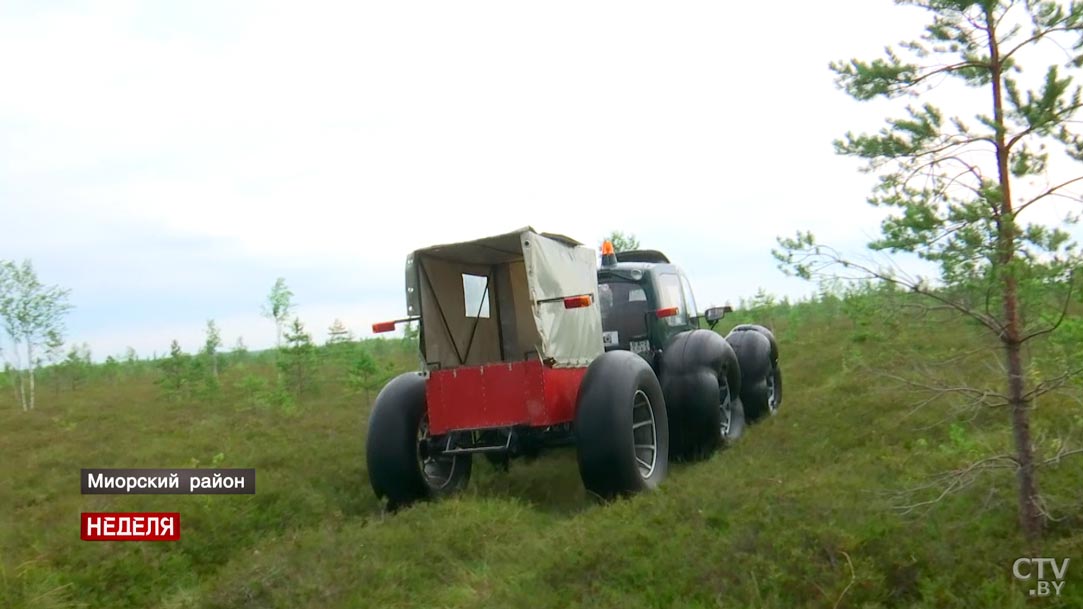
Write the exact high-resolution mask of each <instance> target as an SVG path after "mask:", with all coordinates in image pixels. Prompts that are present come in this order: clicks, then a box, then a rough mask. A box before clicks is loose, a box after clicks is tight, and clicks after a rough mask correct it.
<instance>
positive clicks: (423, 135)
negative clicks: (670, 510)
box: [0, 0, 921, 359]
mask: <svg viewBox="0 0 1083 609" xmlns="http://www.w3.org/2000/svg"><path fill="white" fill-rule="evenodd" d="M919 17H920V13H917V14H916V13H915V12H914V10H913V9H905V8H897V7H895V6H893V4H892V3H891V2H890V1H889V0H835V1H833V2H827V3H824V2H803V1H796V0H793V1H782V2H771V3H765V2H741V3H724V2H716V1H709V2H665V3H662V2H630V1H627V0H623V1H620V2H587V1H582V0H577V1H575V2H563V1H550V2H533V3H526V2H507V1H493V2H473V1H460V2H360V1H354V2H343V3H319V2H304V3H301V2H292V3H277V2H269V1H266V0H260V1H258V2H219V1H215V2H202V1H193V0H186V1H184V2H149V1H131V2H109V1H101V0H95V1H87V2H77V1H69V2H41V1H40V0H30V1H26V2H19V1H17V0H16V1H15V2H12V1H11V0H6V1H4V2H0V58H3V59H2V60H0V83H2V85H0V86H2V87H3V90H2V93H0V212H2V213H0V259H23V258H31V259H32V260H33V261H34V263H35V265H36V267H37V270H38V272H39V276H40V277H41V279H42V280H43V281H45V282H46V283H57V284H60V285H63V286H66V287H69V288H71V289H72V302H73V304H74V305H75V307H76V308H75V309H74V311H73V312H72V313H71V315H70V317H69V319H68V329H69V333H68V338H69V340H71V341H77V342H83V341H85V342H88V343H89V344H90V345H91V348H92V350H93V351H94V354H95V357H96V358H97V359H101V358H104V356H105V355H108V354H118V353H120V352H122V351H123V349H124V348H125V347H126V346H129V345H130V346H132V347H135V348H136V349H137V350H138V351H139V352H140V354H141V355H149V354H150V353H151V352H153V351H157V352H159V353H161V352H164V351H165V350H167V349H168V345H169V342H170V340H171V339H173V338H177V339H180V341H181V344H182V345H183V346H184V347H185V348H186V349H188V350H192V349H195V348H196V347H197V346H198V344H199V343H200V342H201V340H202V339H201V336H202V330H203V326H204V324H205V321H206V319H208V318H214V319H216V320H217V321H218V323H219V325H220V326H221V328H222V331H223V335H224V338H225V340H226V343H227V345H232V343H233V341H235V340H236V337H237V336H239V335H243V336H244V339H245V341H246V342H247V343H248V344H249V346H251V347H254V348H261V347H266V346H269V345H271V344H272V343H273V340H274V331H273V326H272V324H271V322H269V321H267V320H265V319H263V318H261V317H260V316H259V310H260V307H261V305H262V303H263V302H264V299H265V297H266V294H267V292H268V291H269V289H270V287H271V285H272V284H273V283H274V280H275V278H276V277H279V276H282V277H285V278H286V281H287V283H288V284H289V286H290V287H291V288H292V289H293V291H294V292H295V294H296V296H295V300H296V302H297V303H299V314H300V315H301V317H302V319H303V320H305V321H306V323H307V324H308V326H309V328H310V329H311V330H313V332H314V334H315V336H316V338H317V339H318V340H320V341H322V340H323V339H324V337H325V336H326V328H327V326H328V325H329V324H330V323H331V321H332V320H333V319H334V318H336V317H338V318H341V319H342V320H343V321H344V322H345V323H346V325H347V326H348V327H350V328H351V329H352V330H354V331H355V332H356V333H358V334H361V335H363V334H366V333H367V331H366V328H368V327H369V325H370V324H371V323H372V322H373V321H379V320H383V319H391V318H394V317H396V316H399V315H401V314H403V312H404V309H405V305H404V297H403V292H402V290H403V268H402V267H403V262H404V259H405V257H406V255H407V253H408V252H409V251H411V250H413V249H416V248H418V247H422V246H426V245H431V244H434V243H444V242H451V241H458V240H465V239H471V238H475V237H481V236H485V235H489V234H495V233H500V232H506V231H508V230H512V229H515V228H518V227H521V226H524V225H531V226H533V227H535V228H536V229H538V230H541V231H550V232H558V233H563V234H566V235H569V236H571V237H574V238H576V239H579V240H580V241H583V242H585V243H587V244H589V245H592V246H595V245H597V243H598V242H599V241H600V239H601V238H602V237H603V235H605V234H606V233H607V232H609V231H610V230H613V229H620V230H624V231H630V232H633V233H635V234H636V235H637V236H638V237H639V238H640V240H641V242H642V243H643V245H644V246H645V247H651V248H657V249H661V250H663V251H665V252H666V253H667V254H669V256H670V257H671V258H672V259H674V260H675V261H677V262H678V263H680V264H682V265H683V266H684V267H685V268H686V269H687V270H688V272H689V274H690V275H691V278H692V281H693V284H694V287H695V290H696V293H697V298H698V300H699V304H700V306H701V307H706V306H707V305H709V304H722V303H725V302H727V301H728V302H732V303H733V304H737V302H738V300H739V299H740V298H741V297H748V296H751V295H752V294H754V293H755V292H756V291H757V289H759V288H761V287H762V288H765V289H767V290H769V291H771V292H774V293H777V294H790V295H794V296H797V295H801V294H806V293H808V292H810V291H812V290H813V289H814V287H813V286H810V285H808V284H805V283H803V282H800V281H797V280H794V279H788V278H786V277H784V276H783V275H782V274H781V273H780V272H779V271H778V270H777V268H776V266H775V263H774V260H773V259H772V257H771V253H770V250H771V248H772V247H773V246H774V245H775V237H776V236H777V235H790V234H792V233H793V232H794V231H795V230H798V229H811V230H813V231H814V232H815V233H816V234H817V235H818V236H819V237H821V238H822V239H823V240H824V241H827V242H831V243H836V244H843V245H852V246H858V245H860V244H862V243H864V242H866V241H868V240H869V238H870V237H871V236H872V235H873V234H874V232H875V230H876V226H877V221H876V218H877V217H878V215H877V212H876V211H875V210H873V209H871V208H869V207H868V206H867V205H866V204H865V203H864V200H865V197H866V196H867V194H868V191H869V185H870V178H869V177H868V176H865V175H861V174H859V173H858V172H857V171H856V168H857V167H858V165H857V163H856V162H855V161H853V160H849V159H844V158H839V157H836V156H835V155H834V154H833V152H832V147H831V142H832V140H833V139H834V138H837V137H839V136H841V135H842V134H843V133H844V132H846V131H847V130H850V129H855V130H868V129H873V128H878V126H879V125H880V117H881V116H882V114H883V108H882V107H878V106H876V105H875V104H873V105H870V104H858V103H857V102H854V101H852V100H851V99H849V98H848V97H846V96H845V95H844V94H842V93H841V92H839V91H837V90H836V89H835V87H834V85H833V79H832V75H831V73H830V72H829V70H828V63H829V62H830V61H832V60H836V59H842V58H847V57H854V56H858V57H865V58H868V57H872V56H875V55H877V54H878V53H879V52H880V50H881V49H882V48H883V46H884V45H885V44H888V43H894V42H897V41H898V40H900V39H902V38H910V37H912V36H913V35H914V34H917V33H918V27H919V24H920V23H921V21H920V19H919Z"/></svg>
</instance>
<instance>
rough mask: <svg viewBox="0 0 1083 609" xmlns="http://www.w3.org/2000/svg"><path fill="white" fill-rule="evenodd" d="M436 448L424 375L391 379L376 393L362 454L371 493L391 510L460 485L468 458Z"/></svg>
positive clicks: (467, 472) (466, 474)
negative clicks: (430, 422)
mask: <svg viewBox="0 0 1083 609" xmlns="http://www.w3.org/2000/svg"><path fill="white" fill-rule="evenodd" d="M437 448H438V446H437V445H436V444H434V443H433V442H432V438H431V436H430V434H429V420H428V416H427V415H426V414H425V378H424V377H422V376H421V375H420V374H418V373H416V372H410V373H406V374H402V375H399V376H397V377H395V378H394V379H392V381H391V382H390V383H388V384H387V386H385V387H384V388H383V390H382V391H380V394H379V395H378V396H376V402H375V403H374V404H373V407H372V415H371V417H370V418H369V429H368V440H367V445H366V450H365V452H366V460H367V462H368V472H369V483H370V484H372V490H373V491H375V492H376V496H377V497H380V498H384V497H386V498H387V502H388V507H390V508H391V509H396V508H399V507H402V506H405V505H409V504H411V503H414V502H416V501H421V500H425V499H431V498H436V497H442V496H445V495H450V494H452V493H455V492H457V491H460V490H462V489H463V488H464V487H466V484H467V482H468V481H469V480H470V470H471V465H472V462H471V458H470V457H471V456H470V455H469V454H462V455H445V454H443V453H441V452H439V450H437Z"/></svg>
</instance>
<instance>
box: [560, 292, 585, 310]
mask: <svg viewBox="0 0 1083 609" xmlns="http://www.w3.org/2000/svg"><path fill="white" fill-rule="evenodd" d="M589 306H590V294H584V295H582V296H569V297H567V298H565V299H564V308H565V309H578V308H580V307H589Z"/></svg>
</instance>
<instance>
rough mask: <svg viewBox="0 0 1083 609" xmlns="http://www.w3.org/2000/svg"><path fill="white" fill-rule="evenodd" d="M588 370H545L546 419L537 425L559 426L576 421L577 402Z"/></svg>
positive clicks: (543, 370) (538, 421)
mask: <svg viewBox="0 0 1083 609" xmlns="http://www.w3.org/2000/svg"><path fill="white" fill-rule="evenodd" d="M586 373H587V369H586V368H543V369H542V377H543V379H544V392H545V417H544V419H543V420H537V421H532V423H534V424H535V425H558V424H560V423H568V422H571V421H573V420H575V400H576V398H577V397H578V396H579V385H580V384H582V382H583V376H584V375H585V374H586Z"/></svg>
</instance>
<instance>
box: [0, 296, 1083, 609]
mask: <svg viewBox="0 0 1083 609" xmlns="http://www.w3.org/2000/svg"><path fill="white" fill-rule="evenodd" d="M756 304H757V305H758V306H756V307H755V308H754V309H751V310H743V311H738V312H736V313H735V314H734V315H732V316H731V317H729V318H727V319H726V320H725V321H724V323H723V324H722V325H720V326H719V328H718V330H719V331H722V332H723V333H724V332H725V331H726V330H727V329H728V328H729V327H732V326H733V325H734V324H737V323H745V322H753V321H756V322H761V323H766V324H767V325H770V326H772V327H773V328H774V329H775V330H776V333H777V334H778V336H779V339H780V343H781V348H782V365H783V369H784V374H785V402H784V404H783V407H782V410H781V412H780V414H779V415H778V416H776V417H774V418H772V419H770V420H768V421H766V422H764V423H763V424H760V425H757V426H755V427H753V428H752V429H751V430H750V431H749V433H748V434H747V435H746V436H745V437H744V438H743V439H742V440H741V441H740V442H739V443H738V444H737V445H736V446H735V447H733V448H731V449H729V450H726V451H724V452H723V453H720V454H717V455H716V456H714V457H713V458H712V459H710V460H708V461H705V462H701V463H695V464H689V465H680V466H676V467H674V468H672V470H671V473H670V477H669V478H668V479H667V481H666V482H665V484H664V485H663V487H662V489H660V490H659V491H658V492H655V493H652V494H649V495H644V496H639V497H635V498H633V499H630V500H625V501H619V502H616V503H614V504H610V505H599V504H597V503H595V502H594V501H592V500H591V499H590V498H588V497H587V496H586V494H585V493H584V491H583V490H582V487H581V484H580V482H579V479H578V474H577V469H576V464H575V456H574V452H572V451H563V452H555V453H551V454H548V455H545V456H543V457H541V458H539V459H537V460H534V461H530V462H523V463H519V462H515V463H513V465H512V467H511V471H510V472H508V473H503V472H502V471H499V470H497V469H495V468H492V467H490V466H489V464H488V463H487V462H486V461H485V460H484V459H479V460H478V461H477V462H476V463H475V476H474V479H473V480H472V481H471V486H470V488H469V489H468V491H467V492H466V493H465V494H464V495H463V496H462V497H459V498H456V499H453V500H449V501H444V502H440V503H430V504H423V505H418V506H416V507H413V508H410V509H407V510H404V511H402V512H399V513H397V514H394V515H389V514H386V513H385V512H384V511H383V510H382V506H381V505H380V504H379V503H378V502H377V501H376V499H375V497H374V496H373V494H372V492H371V490H370V489H369V487H368V483H367V475H366V472H365V464H364V458H363V455H364V437H365V426H366V421H367V415H368V403H367V400H366V398H365V396H364V393H363V392H359V391H355V390H351V389H349V388H348V385H347V382H346V376H345V375H346V372H345V371H344V368H342V367H339V365H338V364H333V363H331V362H330V361H328V360H327V359H326V358H325V359H324V360H323V361H324V363H323V364H321V367H320V370H319V382H318V384H317V387H316V389H315V390H314V391H313V392H312V393H311V394H308V395H304V396H300V397H299V398H298V399H297V400H296V403H295V407H294V408H291V409H283V408H278V407H275V406H274V405H273V404H268V403H264V402H261V401H260V400H253V399H251V396H250V395H248V394H246V391H247V390H246V389H245V385H244V380H245V379H246V378H264V379H266V383H267V384H268V385H270V384H271V383H274V382H275V376H276V375H275V372H274V367H273V363H272V362H271V361H270V358H271V357H272V356H271V355H270V354H266V355H263V356H253V357H252V358H251V359H248V360H246V361H243V362H239V363H238V362H233V363H232V364H233V365H229V366H226V367H225V370H224V372H223V379H222V383H221V393H220V394H219V395H218V396H217V398H216V399H215V400H213V401H210V400H204V399H197V398H194V397H193V398H192V399H187V400H183V399H182V400H177V399H174V398H169V397H166V396H163V395H162V391H161V388H160V387H159V386H158V385H156V384H155V380H156V376H157V373H156V371H155V368H154V367H153V366H151V365H144V368H142V369H140V370H128V371H126V370H124V369H122V370H121V371H120V373H119V375H118V376H117V377H116V378H115V379H114V378H106V377H104V376H101V375H95V374H91V375H90V376H89V377H88V378H87V379H86V381H85V382H83V383H82V384H80V385H78V386H77V387H76V388H75V389H74V390H72V389H71V388H70V387H69V386H64V385H61V386H60V387H59V388H58V389H55V390H52V391H50V392H49V393H46V394H44V397H43V399H42V403H41V405H40V406H39V408H38V410H36V411H34V412H30V413H23V412H20V411H19V410H18V408H17V407H16V405H15V404H14V402H13V401H12V396H10V395H9V394H10V392H3V391H0V430H2V431H0V464H2V465H0V468H2V469H0V472H2V475H0V514H2V515H3V517H2V519H0V607H4V608H27V609H29V608H35V609H37V608H52V607H65V608H68V607H108V608H110V609H124V608H130V607H158V608H163V609H165V608H170V609H177V608H190V609H195V608H204V607H223V608H224V607H231V608H232V607H245V608H256V607H260V608H263V607H291V608H293V607H312V608H321V609H322V608H328V607H344V608H345V607H369V606H371V607H423V606H435V607H471V608H474V607H553V608H557V607H559V608H564V607H930V608H931V607H967V608H972V607H1024V606H1042V607H1065V608H1067V607H1080V606H1083V461H1081V460H1079V459H1078V458H1077V459H1075V460H1065V461H1064V462H1063V463H1062V464H1061V465H1060V466H1051V467H1049V468H1047V469H1045V470H1044V471H1043V472H1042V478H1041V483H1042V489H1043V493H1044V495H1045V497H1046V498H1047V504H1048V508H1049V510H1050V515H1051V516H1052V517H1054V518H1056V519H1057V520H1056V521H1055V522H1053V523H1052V526H1051V527H1050V530H1049V533H1048V534H1047V536H1046V538H1045V539H1044V540H1043V541H1042V542H1041V544H1040V546H1039V547H1036V548H1028V547H1026V546H1025V544H1024V542H1023V540H1022V539H1021V537H1020V536H1019V535H1018V534H1017V532H1016V516H1015V507H1014V506H1015V502H1014V486H1013V483H1014V479H1013V475H1012V472H1011V471H1009V470H1000V469H995V470H990V471H988V472H984V473H983V474H982V475H980V476H978V477H976V478H974V480H973V481H972V482H971V483H970V484H969V485H968V486H966V487H965V488H963V489H962V490H960V491H959V492H957V493H955V494H952V495H951V496H948V497H945V498H944V499H942V500H940V501H937V502H934V503H931V504H929V505H928V506H924V507H917V508H914V509H912V510H910V511H909V512H905V510H904V509H900V508H901V507H902V506H905V505H907V504H911V505H913V504H917V503H920V502H922V501H927V500H929V499H932V498H934V497H935V495H936V494H937V493H938V487H931V488H930V489H926V490H925V491H916V492H907V491H909V490H912V489H915V488H918V487H921V486H923V485H926V484H928V483H929V481H930V480H931V479H932V478H933V477H934V476H936V475H938V474H940V473H942V472H945V471H951V470H955V469H958V468H960V467H963V466H965V465H967V464H969V463H972V462H974V461H975V460H978V459H980V458H982V456H983V455H986V454H990V453H995V452H997V451H999V450H1001V449H1003V448H1005V447H1007V446H1009V445H1010V438H1009V437H1008V432H1007V419H1006V416H1007V415H1006V413H1005V412H1001V411H996V410H991V411H982V412H979V413H978V414H977V415H973V414H972V413H970V412H969V411H962V412H955V410H953V409H958V408H959V407H960V404H959V403H957V401H953V400H951V399H940V400H935V401H932V402H929V403H927V404H924V405H922V402H924V401H926V400H927V397H928V396H925V395H924V394H922V392H921V391H919V390H917V389H916V388H915V387H914V386H913V385H912V384H908V383H907V381H913V380H914V379H915V378H916V379H918V380H920V379H922V378H934V377H935V378H937V379H940V380H943V379H947V380H951V379H959V378H966V379H967V380H968V381H969V382H989V383H994V384H995V383H996V382H997V376H996V375H997V372H998V371H997V369H996V368H995V362H996V355H997V354H996V352H995V351H991V350H990V348H989V345H988V344H987V342H985V339H983V338H982V336H981V334H980V333H979V332H977V330H976V329H975V328H972V327H969V326H968V325H967V324H964V323H959V322H957V321H953V320H950V319H946V318H941V316H940V314H939V313H938V312H936V311H927V310H921V309H918V308H914V307H913V306H912V304H913V303H910V302H907V301H906V299H905V298H904V297H901V296H900V295H892V294H883V293H879V292H877V291H874V290H859V291H857V292H853V293H849V294H830V293H827V294H824V295H822V296H821V297H819V298H817V299H816V300H814V301H810V302H801V303H788V302H782V303H777V302H767V303H762V302H761V303H756ZM379 348H381V349H384V350H385V351H384V352H382V353H380V354H379V359H380V361H391V362H392V366H393V368H394V369H395V370H403V369H408V368H410V367H411V366H412V365H413V363H414V362H415V361H416V358H415V357H414V356H413V355H412V354H410V353H408V352H407V351H405V350H403V349H401V348H400V346H396V345H394V344H391V343H387V344H384V345H383V346H382V347H379ZM261 358H262V359H261ZM943 361H949V362H951V363H950V364H941V365H939V366H938V365H936V363H937V362H943ZM975 379H976V380H975ZM46 386H47V387H51V385H49V384H48V381H46ZM1078 399H1079V391H1078V388H1075V387H1070V388H1068V389H1067V390H1066V391H1065V392H1062V393H1059V394H1055V395H1050V396H1047V397H1045V398H1043V400H1042V401H1041V403H1040V404H1039V407H1038V409H1037V411H1036V413H1035V421H1036V422H1035V424H1036V426H1037V428H1038V429H1039V431H1040V433H1039V436H1040V437H1042V440H1041V441H1042V442H1043V444H1042V446H1041V451H1042V453H1043V454H1044V455H1046V456H1048V455H1050V454H1052V452H1051V451H1053V450H1054V448H1055V447H1054V443H1055V442H1057V441H1060V442H1064V441H1069V442H1074V441H1076V440H1077V439H1078V438H1079V437H1080V435H1081V434H1080V432H1081V431H1083V409H1081V407H1080V405H1079V402H1078ZM1041 432H1044V433H1041ZM1073 434H1074V435H1073ZM1064 438H1068V440H1064ZM217 455H221V457H218V459H217V463H218V464H220V465H221V466H223V467H255V468H256V470H257V475H258V490H257V493H256V494H255V495H251V496H191V497H185V496H147V495H141V496H106V495H96V496H81V495H79V490H78V489H79V480H78V475H79V468H81V467H189V466H196V467H201V466H209V465H210V464H211V463H212V461H215V460H216V456H217ZM141 510H146V511H154V510H161V511H179V512H181V518H182V526H181V529H182V539H181V541H179V542H173V543H165V542H163V543H90V542H82V541H80V540H79V534H78V527H79V524H78V522H79V512H82V511H141ZM904 512H905V513H904ZM1021 556H1049V557H1060V558H1063V557H1070V558H1072V560H1073V562H1072V563H1071V565H1070V567H1069V570H1068V581H1067V582H1066V583H1065V586H1064V592H1063V595H1062V597H1060V598H1058V599H1043V600H1041V601H1034V602H1031V598H1030V597H1029V596H1028V594H1027V590H1028V589H1029V586H1028V585H1027V583H1026V582H1018V581H1015V579H1014V578H1013V577H1012V574H1011V566H1012V562H1013V561H1014V560H1015V559H1016V558H1018V557H1021Z"/></svg>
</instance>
